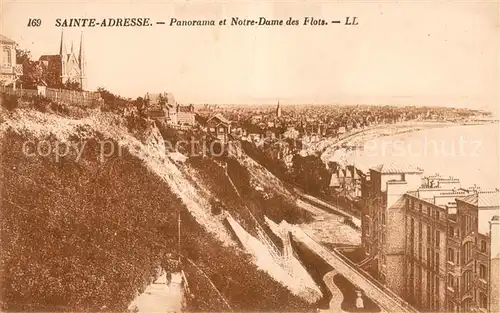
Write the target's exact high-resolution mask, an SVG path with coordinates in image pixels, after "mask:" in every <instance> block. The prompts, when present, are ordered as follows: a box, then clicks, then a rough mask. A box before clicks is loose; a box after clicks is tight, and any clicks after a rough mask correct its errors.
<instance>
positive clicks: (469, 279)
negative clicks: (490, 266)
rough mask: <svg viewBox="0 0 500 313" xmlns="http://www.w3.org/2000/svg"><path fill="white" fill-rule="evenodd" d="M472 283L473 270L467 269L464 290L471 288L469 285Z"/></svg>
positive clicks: (464, 277) (464, 276)
mask: <svg viewBox="0 0 500 313" xmlns="http://www.w3.org/2000/svg"><path fill="white" fill-rule="evenodd" d="M471 284H472V272H471V271H465V273H464V275H463V285H462V292H466V291H467V290H469V287H472V286H471Z"/></svg>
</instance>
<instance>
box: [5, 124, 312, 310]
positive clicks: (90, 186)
mask: <svg viewBox="0 0 500 313" xmlns="http://www.w3.org/2000/svg"><path fill="white" fill-rule="evenodd" d="M28 138H29V137H25V136H24V135H19V134H16V133H13V132H9V131H8V132H7V133H6V134H5V136H4V137H3V138H1V140H2V145H1V147H0V148H1V159H0V166H1V168H0V182H2V185H1V186H0V191H1V195H2V196H1V199H2V202H1V218H0V232H1V233H0V234H1V247H2V249H1V251H2V256H1V258H0V262H1V263H0V271H1V272H0V277H2V281H1V283H0V294H2V299H1V301H2V303H1V309H2V310H9V311H48V310H51V311H52V310H53V311H68V310H73V311H99V310H110V311H122V310H124V309H125V308H126V306H127V305H128V303H129V301H131V299H132V298H133V296H134V295H135V293H136V292H137V291H138V290H140V289H141V288H143V287H144V285H145V284H146V283H147V282H148V281H149V280H150V279H151V276H152V274H153V269H154V268H155V267H156V265H157V264H159V263H161V262H163V261H164V260H165V259H164V254H165V253H168V252H175V251H176V249H177V245H176V242H177V236H176V232H177V228H176V227H177V219H176V212H177V211H178V210H180V212H181V215H182V223H183V233H184V234H186V235H185V236H183V249H182V253H183V254H184V255H185V256H187V257H189V258H190V259H191V260H193V261H194V262H195V263H196V264H198V266H199V269H196V268H194V266H191V265H189V266H187V267H186V271H187V275H188V277H189V284H190V287H191V290H192V292H193V293H194V294H195V298H194V299H191V300H189V301H188V305H189V308H190V309H192V310H205V311H207V310H208V311H220V310H225V308H224V307H223V306H222V302H221V300H220V297H217V295H216V294H215V293H214V290H213V288H212V287H210V286H209V284H208V282H207V279H206V278H205V276H203V275H201V274H200V269H201V270H202V271H203V272H205V273H206V275H208V277H210V279H211V280H212V281H213V282H214V284H215V285H216V286H217V287H218V289H219V290H220V291H221V292H222V293H223V294H224V296H225V297H226V298H227V300H228V301H229V303H230V304H231V306H232V307H233V309H235V310H239V311H257V310H283V311H297V310H304V309H308V305H307V304H306V303H305V302H304V301H302V300H300V299H299V298H297V297H295V296H293V295H291V294H290V292H289V291H288V290H287V289H286V288H285V287H283V286H281V285H280V284H278V283H277V282H275V281H274V280H272V279H271V278H270V277H269V276H268V275H267V274H265V273H264V272H262V271H259V270H257V269H256V267H255V265H253V264H252V263H251V262H250V260H249V259H248V257H247V256H246V255H244V254H241V253H240V252H238V251H236V250H235V249H233V248H227V247H223V246H222V245H221V244H220V242H219V241H217V240H216V239H214V238H212V237H211V236H210V235H208V234H207V232H206V231H205V230H204V229H203V228H202V227H201V226H200V225H199V224H197V223H196V221H195V220H194V219H193V218H192V217H191V215H189V214H188V213H187V210H186V209H185V207H184V205H183V204H182V203H181V202H180V200H178V199H177V198H176V197H175V196H173V195H172V193H171V192H170V191H169V189H168V186H167V185H166V184H165V183H164V182H163V181H162V180H160V179H159V178H158V177H157V176H156V175H154V174H152V173H151V172H149V171H148V170H147V169H146V168H145V167H144V165H143V164H142V163H141V162H140V161H138V160H137V159H136V158H135V157H133V156H131V155H130V154H129V153H128V152H126V151H125V152H124V153H123V155H122V156H121V157H118V156H112V157H109V158H107V160H106V161H105V162H104V163H100V162H99V161H98V160H97V158H98V150H97V149H98V145H97V141H95V140H94V141H90V142H87V144H86V146H85V149H84V156H83V160H79V161H75V159H76V156H75V154H74V152H73V154H72V155H68V156H67V157H65V158H63V159H62V160H60V162H55V161H54V158H53V155H52V156H49V157H46V158H44V157H32V158H31V157H26V156H24V155H23V154H22V150H21V149H22V143H23V142H24V141H25V140H27V139H28ZM29 139H31V140H35V138H29Z"/></svg>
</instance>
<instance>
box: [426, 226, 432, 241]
mask: <svg viewBox="0 0 500 313" xmlns="http://www.w3.org/2000/svg"><path fill="white" fill-rule="evenodd" d="M431 241H432V233H431V227H430V226H427V244H430V243H431Z"/></svg>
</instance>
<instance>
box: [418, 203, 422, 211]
mask: <svg viewBox="0 0 500 313" xmlns="http://www.w3.org/2000/svg"><path fill="white" fill-rule="evenodd" d="M418 211H419V212H422V203H419V204H418Z"/></svg>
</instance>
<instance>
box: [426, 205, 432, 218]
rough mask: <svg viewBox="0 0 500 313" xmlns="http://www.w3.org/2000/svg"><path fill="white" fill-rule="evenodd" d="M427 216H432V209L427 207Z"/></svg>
mask: <svg viewBox="0 0 500 313" xmlns="http://www.w3.org/2000/svg"><path fill="white" fill-rule="evenodd" d="M427 215H428V216H431V207H430V206H428V207H427Z"/></svg>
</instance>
